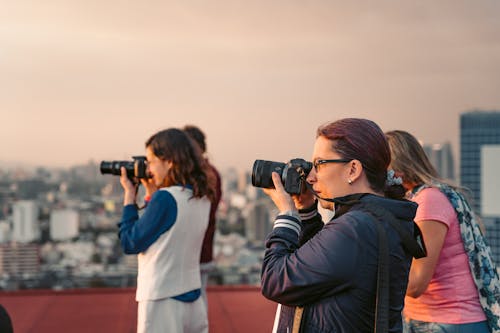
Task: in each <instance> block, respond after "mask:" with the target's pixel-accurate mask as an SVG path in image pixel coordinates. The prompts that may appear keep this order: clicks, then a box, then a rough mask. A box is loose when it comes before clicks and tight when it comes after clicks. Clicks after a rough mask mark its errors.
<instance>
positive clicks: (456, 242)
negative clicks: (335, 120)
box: [386, 130, 500, 333]
mask: <svg viewBox="0 0 500 333" xmlns="http://www.w3.org/2000/svg"><path fill="white" fill-rule="evenodd" d="M386 138H387V140H388V142H389V146H390V148H391V155H392V161H391V165H390V168H391V169H393V170H394V172H395V174H396V176H398V177H401V179H402V183H403V186H404V187H405V189H406V190H407V197H408V198H409V199H411V200H412V201H414V202H416V203H417V204H418V209H417V213H416V216H415V222H416V223H417V224H418V226H419V227H420V229H421V231H422V234H423V238H424V240H425V244H426V247H427V257H425V258H420V259H414V260H413V262H412V266H411V270H410V277H409V282H408V289H407V291H406V298H405V307H404V316H405V332H412V333H413V332H414V333H420V332H447V333H455V332H456V333H458V332H462V333H467V332H470V333H481V332H490V330H491V332H500V325H499V324H500V323H499V320H498V319H499V316H500V308H499V306H498V302H499V297H500V286H499V284H498V273H497V272H496V269H495V266H494V263H493V261H492V260H491V253H490V249H489V247H488V246H487V245H486V243H485V240H484V237H483V235H482V233H481V230H480V226H479V223H478V221H477V218H475V216H474V213H473V212H472V209H471V208H470V205H469V203H468V202H467V200H466V198H465V196H464V195H463V194H462V193H461V191H460V190H459V189H458V188H457V187H456V186H453V185H452V184H450V183H449V182H447V181H445V180H443V179H441V178H440V177H439V175H438V173H437V171H436V170H435V168H434V167H433V166H432V164H431V162H430V161H429V159H428V158H427V156H426V154H425V152H424V150H423V148H422V146H421V145H420V143H419V142H418V140H417V139H416V138H415V137H414V136H412V135H411V134H410V133H408V132H405V131H399V130H398V131H389V132H387V133H386Z"/></svg>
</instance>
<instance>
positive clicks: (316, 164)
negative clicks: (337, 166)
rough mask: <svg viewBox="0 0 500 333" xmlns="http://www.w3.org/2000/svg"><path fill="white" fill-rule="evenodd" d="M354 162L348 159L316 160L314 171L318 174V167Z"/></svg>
mask: <svg viewBox="0 0 500 333" xmlns="http://www.w3.org/2000/svg"><path fill="white" fill-rule="evenodd" d="M351 161H352V160H349V159H347V158H337V159H334V160H316V161H314V163H313V167H314V171H316V172H318V167H319V166H320V165H321V164H326V163H348V162H351Z"/></svg>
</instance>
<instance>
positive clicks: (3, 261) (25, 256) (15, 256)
mask: <svg viewBox="0 0 500 333" xmlns="http://www.w3.org/2000/svg"><path fill="white" fill-rule="evenodd" d="M39 270H40V255H39V251H38V245H36V244H21V243H16V242H13V243H10V244H2V245H0V275H1V274H10V275H14V276H19V275H24V274H36V273H37V272H39Z"/></svg>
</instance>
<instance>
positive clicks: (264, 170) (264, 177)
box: [252, 160, 286, 188]
mask: <svg viewBox="0 0 500 333" xmlns="http://www.w3.org/2000/svg"><path fill="white" fill-rule="evenodd" d="M285 165H286V164H285V163H281V162H273V161H265V160H256V161H255V162H254V163H253V168H252V185H253V186H255V187H263V188H274V183H273V178H272V173H273V172H277V173H278V174H279V175H280V177H282V176H283V169H284V168H285Z"/></svg>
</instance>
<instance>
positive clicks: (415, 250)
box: [360, 202, 427, 259]
mask: <svg viewBox="0 0 500 333" xmlns="http://www.w3.org/2000/svg"><path fill="white" fill-rule="evenodd" d="M360 203H361V205H363V206H365V207H366V208H369V210H370V211H373V212H378V215H380V216H382V217H383V218H384V219H386V220H387V222H388V223H389V224H390V226H391V227H392V228H393V229H394V230H396V232H397V233H398V235H399V237H400V238H401V241H402V243H403V248H404V249H405V251H406V252H407V253H409V254H411V255H412V256H413V257H414V258H415V259H420V258H423V257H426V256H427V249H426V248H425V242H424V237H423V235H422V232H421V231H420V228H419V227H418V225H417V224H416V223H415V222H413V221H411V223H412V224H413V235H412V234H411V233H410V232H409V231H408V230H406V229H405V228H403V226H402V225H401V221H399V220H398V219H396V217H395V216H394V214H392V213H391V212H390V211H389V210H387V209H385V208H383V207H380V206H378V205H374V204H372V203H369V202H360Z"/></svg>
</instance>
